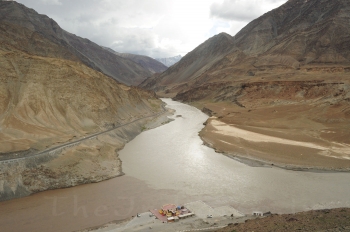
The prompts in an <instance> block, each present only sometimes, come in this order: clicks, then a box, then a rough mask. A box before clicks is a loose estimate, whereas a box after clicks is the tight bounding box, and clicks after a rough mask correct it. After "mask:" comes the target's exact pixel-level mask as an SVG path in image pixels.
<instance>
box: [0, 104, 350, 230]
mask: <svg viewBox="0 0 350 232" xmlns="http://www.w3.org/2000/svg"><path fill="white" fill-rule="evenodd" d="M163 101H164V102H166V103H167V105H168V107H169V108H172V109H174V110H176V113H175V115H173V116H171V118H172V119H174V121H172V122H171V123H167V124H165V125H163V126H161V127H157V128H155V129H152V130H146V131H144V132H143V133H141V134H139V135H138V136H137V137H135V138H134V139H133V140H132V141H130V142H129V143H127V144H126V145H125V147H124V148H123V149H122V150H121V151H119V152H118V153H119V157H120V159H121V161H122V162H123V163H122V164H123V172H124V173H125V175H123V176H121V177H118V178H112V179H110V180H107V181H101V182H99V183H93V184H86V185H80V186H75V187H73V188H66V189H56V190H50V191H44V192H41V193H37V194H33V195H31V196H28V197H25V198H21V199H15V200H11V201H5V202H0V215H1V217H0V225H1V228H2V231H27V232H35V231H52V232H60V231H77V230H83V229H84V228H91V227H94V226H97V225H105V224H106V223H108V222H111V221H116V220H124V219H127V218H131V216H135V215H136V214H137V213H141V212H147V211H148V210H150V209H155V208H158V207H159V206H161V205H163V204H165V203H179V204H181V203H184V204H185V203H186V202H196V201H203V202H205V203H206V204H208V205H209V206H210V207H212V208H214V209H216V208H221V207H224V206H230V207H232V208H234V209H236V210H238V211H239V212H242V213H243V214H246V215H251V214H252V212H254V211H261V212H267V211H271V212H273V213H280V214H282V213H295V212H301V211H308V210H316V209H326V208H339V207H350V201H349V195H350V186H349V184H348V183H349V173H312V172H293V171H287V170H283V169H279V168H260V167H256V168H252V167H250V166H247V165H244V164H242V163H240V162H236V161H234V160H233V159H229V158H227V157H226V156H224V155H221V154H217V153H215V151H214V150H213V149H210V148H208V147H206V146H203V141H202V140H201V139H200V138H199V136H198V132H199V131H201V130H202V129H203V127H204V126H203V123H204V122H205V121H206V120H207V119H208V116H206V115H205V114H203V113H202V112H201V111H199V110H198V109H196V108H194V107H191V106H189V105H186V104H182V103H179V102H175V101H171V100H170V99H164V100H163ZM177 115H181V117H177ZM113 139H115V138H113ZM330 190H331V191H330ZM196 212H197V211H196ZM196 212H195V213H196ZM200 212H204V213H205V214H211V213H207V211H200ZM196 214H198V213H196ZM226 215H230V214H227V213H226ZM205 216H206V215H205ZM213 216H214V214H213ZM219 216H220V215H219ZM214 217H215V216H214ZM214 217H213V218H214ZM198 222H199V221H198ZM214 223H215V222H214ZM152 231H155V230H154V229H152Z"/></svg>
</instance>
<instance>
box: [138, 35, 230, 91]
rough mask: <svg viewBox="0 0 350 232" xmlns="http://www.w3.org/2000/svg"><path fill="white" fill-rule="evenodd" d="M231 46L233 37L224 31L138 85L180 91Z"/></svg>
mask: <svg viewBox="0 0 350 232" xmlns="http://www.w3.org/2000/svg"><path fill="white" fill-rule="evenodd" d="M231 48H233V38H232V37H231V36H230V35H228V34H226V33H221V34H219V35H216V36H214V37H213V38H210V39H208V40H207V41H205V42H204V43H202V44H201V45H199V46H198V47H197V48H196V49H194V50H193V51H191V52H190V53H188V54H187V55H186V56H185V57H183V58H182V59H181V60H180V61H179V62H178V63H176V64H175V65H173V66H171V67H170V68H168V69H167V70H166V71H165V72H164V73H162V74H160V75H154V76H153V77H151V78H148V79H146V80H145V81H144V82H143V83H141V85H140V86H141V87H144V88H146V89H152V90H156V91H161V90H164V89H167V91H166V93H168V91H169V90H171V92H175V93H177V92H180V91H181V90H183V89H186V87H187V86H190V85H191V84H192V82H193V81H194V80H195V79H196V78H197V77H198V76H200V75H202V74H203V73H205V72H206V71H207V70H208V69H209V68H210V67H211V66H212V65H213V64H215V63H216V62H218V61H219V60H221V59H222V58H223V57H224V56H225V55H226V54H228V53H229V52H230V50H231Z"/></svg>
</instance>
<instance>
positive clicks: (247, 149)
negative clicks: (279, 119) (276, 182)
mask: <svg viewBox="0 0 350 232" xmlns="http://www.w3.org/2000/svg"><path fill="white" fill-rule="evenodd" d="M281 131H282V130H278V129H273V128H263V127H252V126H246V125H234V124H228V123H225V122H222V121H220V120H219V119H218V118H216V117H212V118H209V119H208V121H207V122H206V126H205V128H204V129H203V130H202V131H201V132H200V133H199V135H200V137H201V139H202V140H203V141H204V144H205V145H207V146H209V147H211V148H213V149H215V151H216V152H219V153H223V154H224V155H226V156H228V157H231V158H234V159H236V160H238V161H240V162H243V163H246V164H248V165H251V166H277V167H280V168H285V169H289V170H298V171H350V168H349V167H350V156H349V154H350V146H349V145H348V144H343V143H336V142H329V141H327V142H325V141H321V140H316V139H310V138H309V139H305V142H304V141H303V140H302V139H303V137H305V135H301V136H300V138H296V139H295V137H293V136H291V135H292V133H291V134H288V132H287V130H286V131H284V132H281ZM283 133H285V134H286V135H287V136H285V137H284V136H283ZM294 133H295V131H294ZM296 137H297V136H296Z"/></svg>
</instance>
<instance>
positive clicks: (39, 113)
mask: <svg viewBox="0 0 350 232" xmlns="http://www.w3.org/2000/svg"><path fill="white" fill-rule="evenodd" d="M0 11H1V12H2V13H1V14H0V15H1V17H2V18H1V23H0V70H1V72H0V177H1V181H0V201H2V200H9V199H12V198H15V197H23V196H27V195H29V194H31V193H35V192H39V191H44V190H47V189H55V188H65V187H70V186H75V185H79V184H84V183H91V182H98V181H102V180H106V179H110V178H112V177H116V176H119V175H122V167H121V161H120V159H119V157H118V153H117V152H118V151H119V150H120V149H121V148H122V147H123V146H124V145H125V143H126V142H128V141H130V140H131V139H132V138H134V137H135V136H136V135H138V134H139V133H140V132H141V130H142V127H143V126H144V125H145V124H146V123H147V121H148V120H150V119H152V118H153V117H155V116H156V115H157V114H159V113H161V112H163V109H162V101H160V100H159V99H157V98H156V96H155V94H154V93H153V92H149V91H146V90H142V89H140V88H137V87H129V86H126V85H124V84H121V83H119V82H117V81H116V80H114V79H113V78H111V77H109V76H106V75H105V74H103V73H102V72H99V71H97V70H95V69H92V68H91V67H89V66H87V65H85V63H86V62H82V60H81V58H86V59H87V57H86V56H83V55H82V56H78V55H76V54H75V53H74V51H73V50H72V49H71V47H70V46H68V45H67V43H66V40H61V39H57V38H59V36H58V35H57V34H56V31H57V33H63V34H65V33H66V32H63V31H62V30H60V29H59V28H57V24H54V23H53V21H52V20H50V19H48V18H46V17H43V16H41V15H36V14H35V13H34V12H33V11H31V10H28V11H29V12H30V14H31V15H32V16H31V19H32V20H34V19H35V23H32V22H31V21H26V20H24V18H26V17H24V18H23V17H9V16H11V15H17V14H20V15H21V14H22V13H23V12H26V11H27V10H26V9H25V7H24V6H23V5H19V4H17V3H15V2H2V1H1V2H0ZM3 17H6V20H4V18H3ZM20 19H23V21H22V20H20ZM41 20H44V21H41ZM45 20H47V21H45ZM48 22H51V23H52V24H51V28H50V27H49V24H48ZM41 24H43V25H45V27H46V31H44V32H45V33H44V32H43V29H42V27H40V26H38V25H41ZM23 25H26V26H25V27H24V26H23ZM36 27H37V28H36ZM37 29H38V30H37ZM49 32H50V33H51V32H52V33H51V34H50V33H49ZM76 38H77V37H76ZM87 43H88V42H87ZM96 46H97V45H93V46H92V47H96ZM87 50H88V52H91V51H92V50H91V47H89V48H87ZM76 51H78V50H75V52H76ZM101 54H103V53H101ZM108 54H111V55H113V54H112V53H108ZM118 59H119V58H118ZM120 59H123V58H120ZM128 62H129V63H130V64H132V63H131V62H132V61H127V62H126V63H128ZM91 64H92V65H93V64H94V63H93V62H92V63H91ZM124 71H125V72H127V71H126V70H124ZM129 73H130V72H129ZM105 131H109V132H108V133H103V134H99V135H95V136H92V135H93V134H97V133H102V132H105ZM86 136H89V137H91V138H89V139H85V137H86ZM57 147H58V148H57ZM55 148H57V149H55Z"/></svg>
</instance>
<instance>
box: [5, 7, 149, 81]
mask: <svg viewBox="0 0 350 232" xmlns="http://www.w3.org/2000/svg"><path fill="white" fill-rule="evenodd" d="M0 22H1V24H3V28H4V30H5V31H7V30H6V25H8V24H15V26H13V27H12V29H13V30H16V32H15V33H22V34H23V33H25V34H26V36H27V38H26V39H27V40H25V41H23V40H21V38H16V37H14V38H13V39H14V40H13V43H17V45H22V46H21V47H22V51H24V52H30V53H31V54H37V55H40V56H46V57H53V58H65V59H70V60H73V61H78V60H79V61H81V62H83V63H84V64H85V65H87V66H89V67H91V68H93V69H95V70H97V71H101V72H103V73H104V74H106V75H108V76H111V77H113V78H114V79H116V80H118V81H120V82H122V83H124V84H127V85H137V84H138V83H140V82H141V81H142V80H144V79H145V78H146V77H148V76H150V75H151V74H152V73H151V72H149V71H148V70H147V69H145V68H143V67H142V66H140V65H139V64H137V63H135V62H133V61H131V60H129V59H124V58H122V57H120V56H117V55H115V54H113V53H111V52H109V51H107V50H105V49H103V48H102V47H100V46H99V45H97V44H95V43H93V42H91V41H89V40H88V39H83V38H80V37H78V36H76V35H74V34H71V33H69V32H66V31H65V30H63V29H61V28H60V26H59V25H58V24H57V23H56V22H55V21H53V20H52V19H50V18H49V17H47V16H45V15H39V14H38V13H37V12H35V11H34V10H32V9H29V8H26V7H25V6H24V5H22V4H19V3H17V2H1V8H0ZM10 27H11V26H10ZM21 43H23V44H21ZM48 43H49V44H50V45H51V46H53V47H56V48H57V47H60V48H61V49H62V51H59V52H58V53H56V52H57V51H56V50H53V49H51V48H50V47H49V48H47V47H46V46H42V45H43V44H48Z"/></svg>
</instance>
